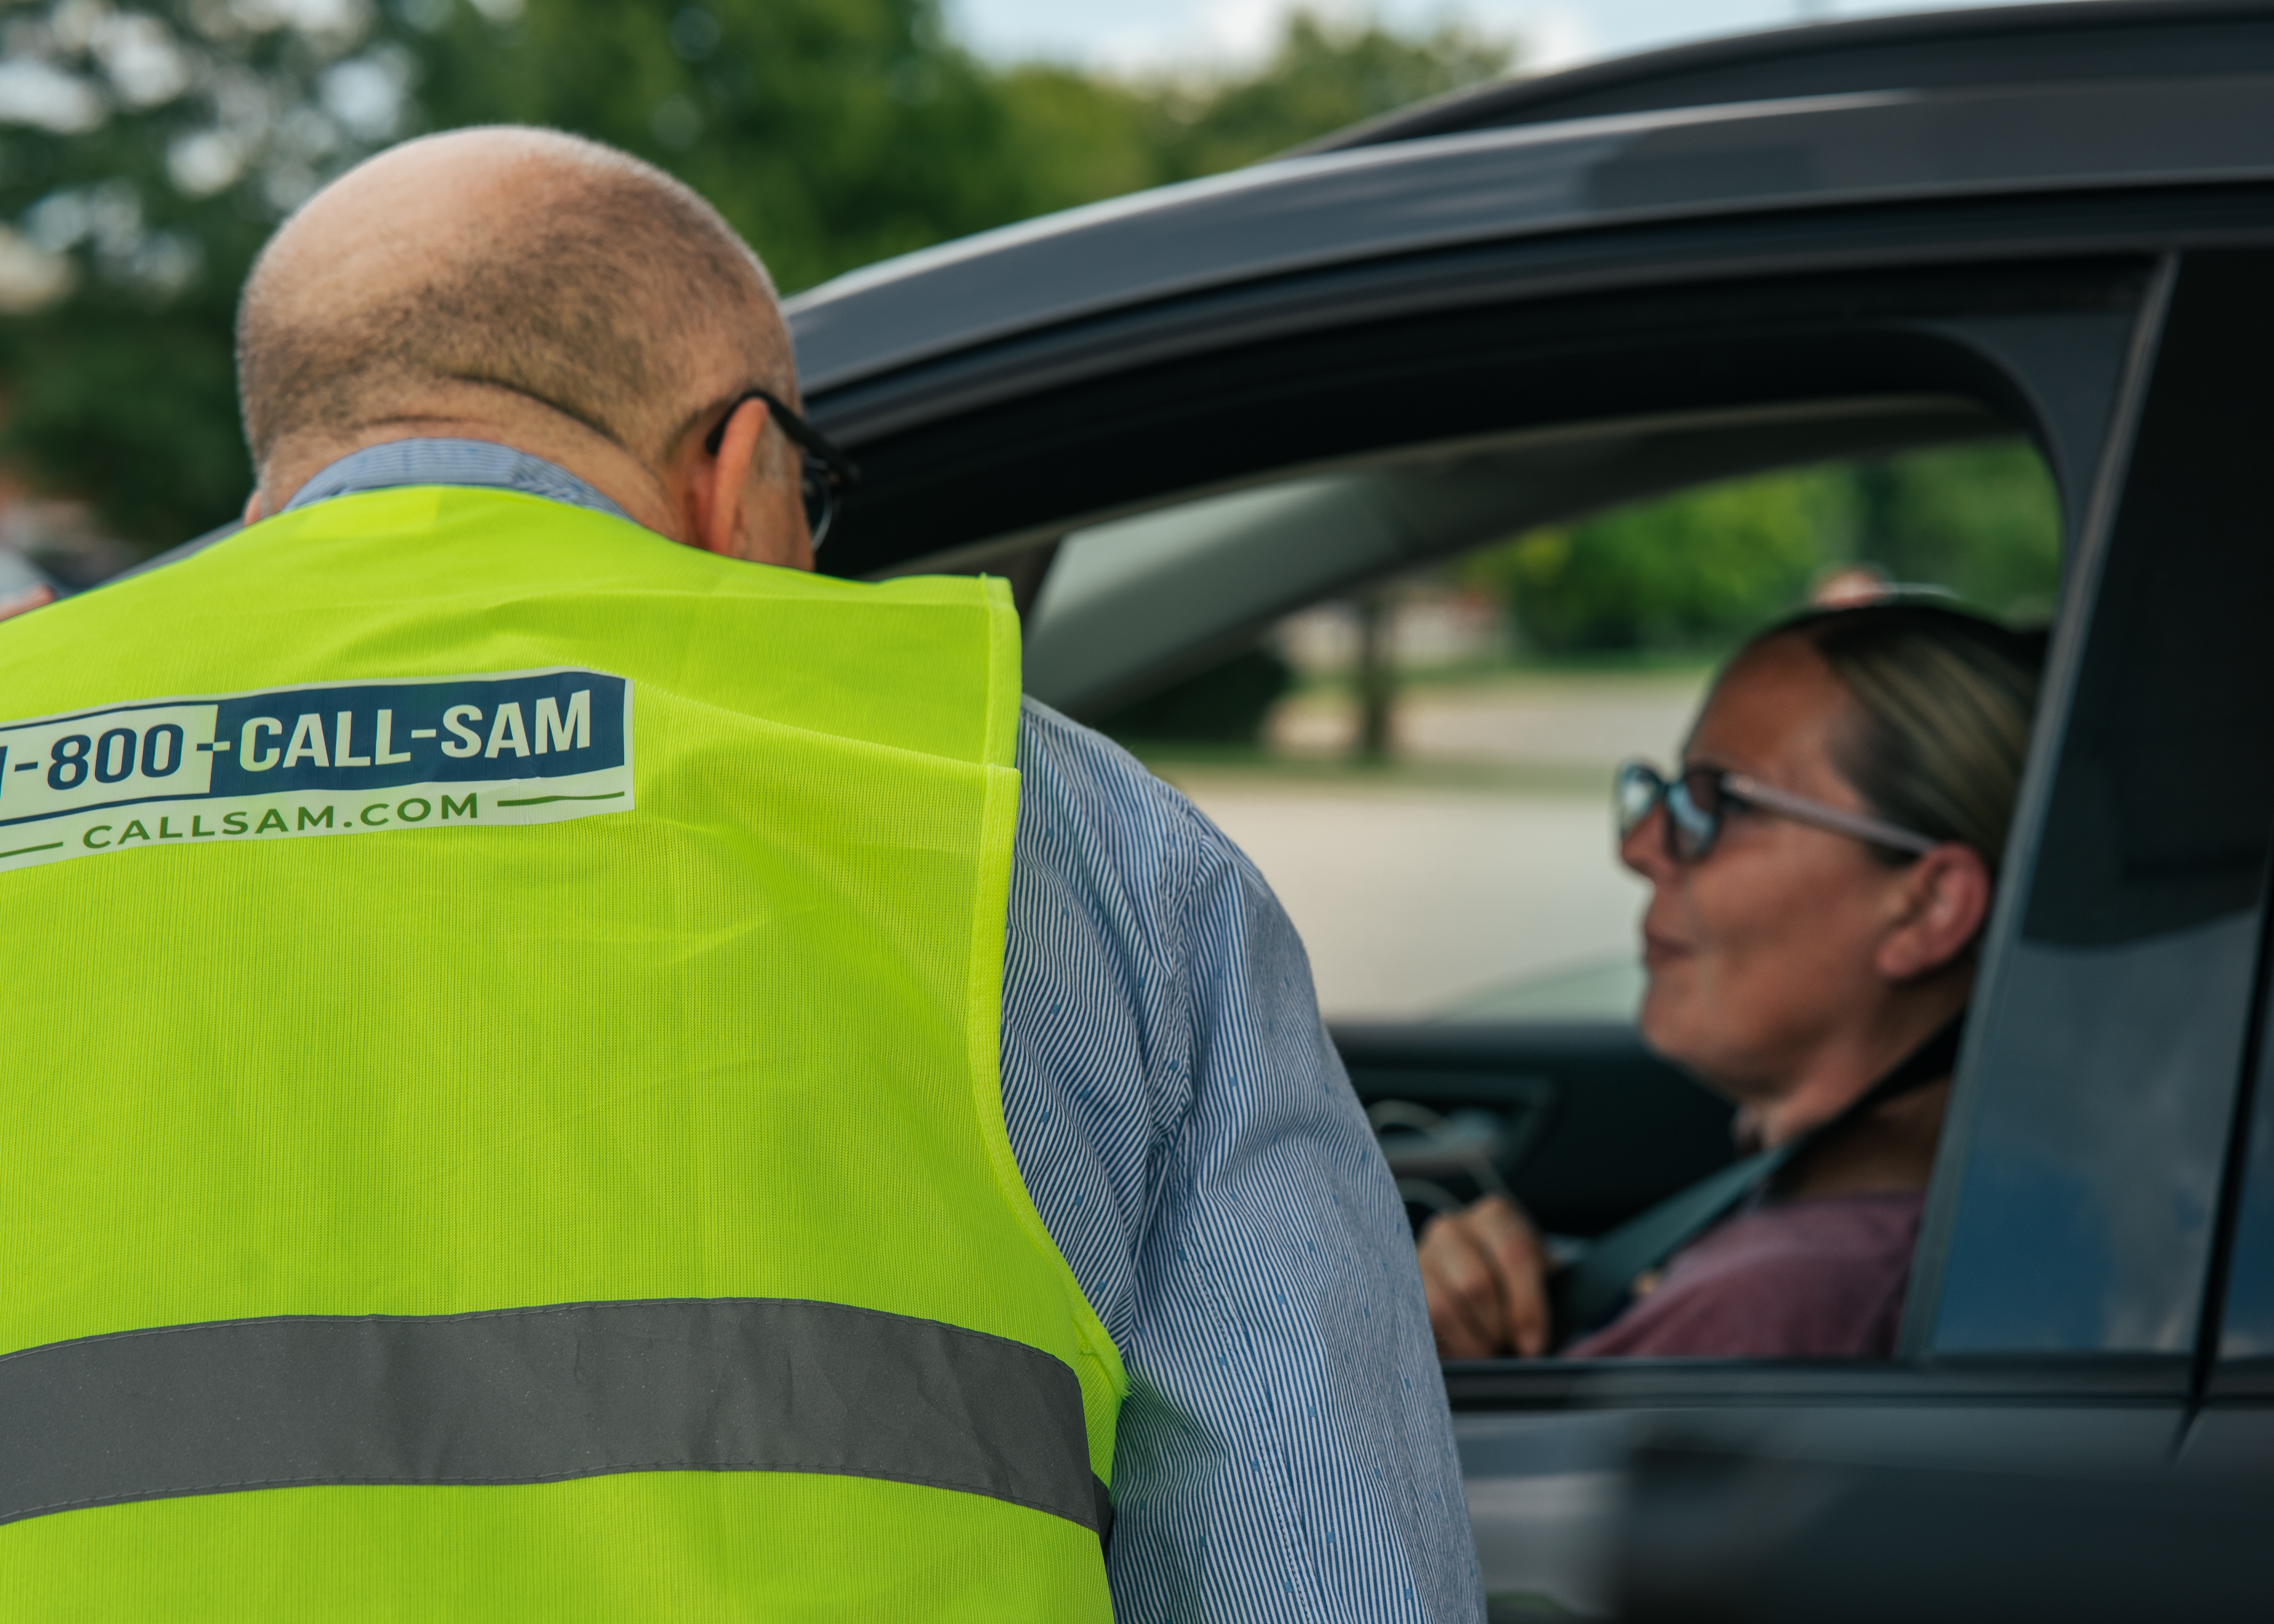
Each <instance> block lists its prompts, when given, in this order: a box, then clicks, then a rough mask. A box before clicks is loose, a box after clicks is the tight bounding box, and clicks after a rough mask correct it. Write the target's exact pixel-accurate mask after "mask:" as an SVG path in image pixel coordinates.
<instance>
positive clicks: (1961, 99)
mask: <svg viewBox="0 0 2274 1624" xmlns="http://www.w3.org/2000/svg"><path fill="white" fill-rule="evenodd" d="M2270 98H2274V76H2267V75H2240V76H2236V77H2233V78H2231V79H2190V80H2182V81H2176V82H2172V83H2168V84H2156V83H2150V84H2137V85H2116V86H2032V87H2027V88H2022V89H2013V90H1984V91H1976V92H1969V93H1966V94H1962V95H1957V96H1948V97H1926V96H1921V95H1917V94H1911V93H1904V92H1877V93H1870V94H1860V95H1851V96H1838V97H1816V98H1801V99H1796V100H1792V101H1788V102H1766V103H1758V104H1753V105H1748V106H1742V107H1736V108H1711V109H1681V110H1677V111H1672V112H1663V113H1638V114H1631V115H1626V116H1623V117H1615V118H1607V119H1600V120H1588V121H1583V122H1580V123H1577V124H1557V125H1545V126H1537V127H1525V128H1520V129H1516V130H1507V131H1487V132H1480V133H1476V134H1469V135H1457V136H1443V137H1438V138H1434V139H1428V140H1420V141H1411V142H1400V143H1397V144H1394V145H1389V146H1382V147H1363V148H1359V149H1358V150H1355V151H1352V152H1347V153H1336V154H1324V155H1321V156H1318V157H1314V158H1301V159H1292V160H1288V161H1285V162H1280V163H1275V164H1266V165H1262V166H1259V167H1258V168H1255V169H1243V170H1239V171H1235V172H1234V173H1232V174H1231V175H1227V176H1223V177H1216V178H1213V179H1209V180H1204V181H1195V182H1193V183H1190V184H1186V185H1183V186H1176V187H1170V188H1166V189H1164V190H1163V191H1160V192H1148V193H1142V194H1140V195H1139V196H1138V197H1136V198H1133V199H1123V200H1119V201H1116V202H1111V203H1103V204H1098V205H1096V206H1094V207H1089V208H1087V209H1077V210H1074V211H1072V212H1070V213H1068V214H1058V215H1053V216H1050V217H1049V218H1047V219H1045V220H1043V221H1039V222H1033V223H1031V224H1028V225H1023V226H1013V227H1010V228H1007V229H1005V230H1002V231H998V232H992V233H988V234H984V235H982V236H980V237H971V238H967V239H964V240H963V241H961V242H959V243H954V244H948V245H947V246H945V247H943V248H937V249H928V250H924V251H922V252H918V253H915V254H911V255H908V256H907V257H906V258H905V259H895V260H888V261H886V262H885V263H884V264H883V265H880V266H877V267H871V268H870V269H868V270H864V271H857V272H855V273H853V274H850V275H848V276H845V277H840V278H839V279H838V280H836V281H835V282H827V283H825V284H823V285H822V286H821V287H819V288H817V289H812V290H811V291H809V292H807V293H804V294H801V295H799V296H798V297H796V298H794V299H793V300H791V301H790V302H789V305H788V306H787V312H788V315H789V320H790V327H791V332H792V334H793V335H794V338H795V340H796V343H797V349H798V361H799V367H800V371H801V372H802V376H803V377H804V379H805V380H806V387H807V389H808V390H809V392H811V393H813V394H815V395H825V394H826V393H828V392H830V391H832V390H835V389H840V388H843V387H847V385H850V384H854V383H856V382H859V381H861V380H864V379H867V378H870V377H873V376H875V375H877V374H879V373H883V372H891V371H893V370H896V369H899V368H902V367H907V366H910V365H915V364H917V363H920V362H923V361H927V360H931V359H935V358H937V357H939V356H941V355H944V354H947V353H951V352H953V351H955V350H965V349H969V348H972V347H975V346H977V345H981V344H987V343H994V342H1001V341H1003V340H1005V339H1007V338H1010V337H1013V336H1015V335H1020V334H1023V333H1029V332H1033V331H1035V330H1038V329H1042V328H1046V327H1053V326H1057V325H1060V324H1063V323H1066V322H1071V321H1076V320H1085V319H1089V318H1094V317H1096V316H1098V315H1101V314H1103V313H1105V312H1111V311H1117V310H1126V309H1128V308H1131V307H1133V306H1135V305H1145V304H1150V303H1156V302H1159V301H1164V300H1169V299H1173V298H1178V297H1186V296H1189V295H1192V294H1193V293H1196V292H1200V291H1202V290H1205V289H1217V288H1223V287H1225V286H1228V285H1235V284H1239V283H1244V282H1257V281H1261V280H1263V279H1267V278H1275V277H1282V276H1286V275H1290V274H1295V273H1299V272H1306V271H1312V270H1316V269H1318V268H1320V267H1324V266H1329V265H1336V264H1344V263H1349V262H1352V261H1372V260H1380V259H1388V258H1391V257H1395V256H1402V255H1408V254H1414V253H1419V252H1432V251H1442V250H1444V249H1447V248H1450V247H1457V246H1464V245H1469V244H1477V243H1481V242H1487V241H1497V240H1505V239H1509V238H1513V237H1533V236H1545V235H1548V234H1554V233H1564V232H1570V231H1575V230H1579V229H1599V228H1604V227H1611V226H1622V225H1635V224H1640V223H1645V222H1654V221H1664V220H1675V219H1685V218H1705V217H1713V216H1719V215H1727V214H1730V213H1731V212H1733V209H1736V208H1742V209H1743V210H1747V211H1762V210H1771V209H1792V208H1823V207H1840V206H1854V205H1856V204H1860V203H1886V202H1894V201H1901V200H1909V199H1920V198H1938V199H1949V198H1954V197H1962V196H1969V195H2005V194H2022V193H2028V194H2037V195H2042V194H2044V193H2046V192H2056V191H2070V190H2078V191H2082V190H2105V189H2114V188H2119V187H2124V186H2129V185H2137V184H2144V183H2152V184H2157V185H2170V184H2219V183H2233V182H2238V181H2250V180H2264V179H2268V178H2274V120H2270V119H2268V118H2267V117H2265V116H2264V109H2265V108H2266V106H2267V104H2268V102H2269V100H2270Z"/></svg>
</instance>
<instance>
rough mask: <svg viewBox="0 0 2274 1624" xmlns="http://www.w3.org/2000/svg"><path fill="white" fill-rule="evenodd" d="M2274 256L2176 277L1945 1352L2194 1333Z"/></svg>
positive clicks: (2258, 575)
mask: <svg viewBox="0 0 2274 1624" xmlns="http://www.w3.org/2000/svg"><path fill="white" fill-rule="evenodd" d="M2270 272H2274V264H2270V263H2269V260H2268V257H2267V256H2264V255H2258V254H2212V255H2198V256H2190V257H2189V258H2188V259H2187V261H2186V262H2185V264H2184V265H2183V267H2182V268H2181V270H2180V275H2179V279H2178V282H2177V283H2176V286H2175V288H2174V290H2173V292H2172V298H2171V305H2170V309H2169V314H2168V316H2167V318H2166V319H2165V323H2164V326H2163V330H2162V334H2161V340H2160V346H2159V349H2158V350H2157V354H2156V358H2155V364H2154V372H2153V376H2152V380H2151V381H2150V385H2149V387H2148V390H2147V394H2146V396H2145V399H2144V403H2143V405H2142V410H2141V415H2140V419H2139V425H2138V428H2137V431H2136V433H2135V438H2134V443H2133V446H2132V448H2131V453H2130V459H2129V465H2128V468H2127V470H2126V472H2125V477H2124V483H2123V485H2122V489H2121V496H2120V501H2119V503H2118V506H2117V508H2116V512H2115V518H2114V524H2113V529H2112V532H2111V534H2110V538H2109V540H2108V543H2107V553H2106V561H2105V567H2104V568H2103V571H2102V573H2101V575H2100V579H2099V581H2098V583H2097V590H2096V592H2095V593H2094V601H2093V609H2092V613H2091V619H2090V623H2089V625H2088V626H2087V627H2085V628H2083V641H2082V665H2081V667H2080V669H2079V671H2078V674H2077V677H2076V679H2075V684H2074V700H2073V702H2072V704H2071V708H2070V711H2069V713H2068V716H2067V721H2066V725H2065V726H2062V727H2061V728H2060V729H2059V733H2058V738H2059V745H2058V758H2057V764H2056V765H2055V767H2054V769H2053V771H2052V774H2051V776H2050V778H2049V779H2048V780H2047V788H2046V790H2045V792H2044V793H2045V802H2044V808H2045V809H2044V823H2043V834H2042V837H2041V839H2040V841H2039V843H2038V845H2037V849H2036V852H2035V853H2034V858H2033V860H2032V861H2029V864H2028V872H2027V876H2026V879H2025V881H2024V882H2023V883H2024V884H2025V885H2026V890H2025V891H2022V893H2020V896H2021V898H2022V920H2021V929H2020V931H2019V933H2018V936H2016V938H2015V939H2014V942H2013V944H2012V945H2011V949H2010V951H2008V952H2007V954H2006V956H2005V958H2004V959H2003V961H2002V963H2000V964H1998V965H1995V966H1993V972H1994V976H1993V981H1992V984H1991V985H1989V986H1987V987H1986V988H1985V989H1984V995H1983V998H1984V1008H1985V1009H1986V1011H1987V1012H1988V1015H1989V1019H1988V1021H1987V1022H1986V1023H1985V1024H1984V1026H1983V1027H1982V1028H1981V1030H1980V1031H1979V1033H1978V1034H1976V1042H1977V1049H1976V1052H1975V1059H1974V1063H1973V1069H1972V1074H1973V1075H1974V1076H1975V1077H1976V1078H1977V1079H1979V1085H1980V1086H1979V1087H1978V1089H1977V1092H1976V1094H1975V1104H1974V1107H1973V1113H1974V1114H1973V1116H1971V1118H1970V1120H1969V1119H1968V1118H1967V1117H1965V1116H1961V1117H1960V1118H1959V1119H1958V1120H1957V1121H1956V1123H1955V1124H1954V1132H1956V1133H1958V1134H1960V1135H1962V1139H1960V1140H1959V1141H1958V1142H1960V1143H1961V1144H1962V1146H1963V1149H1964V1161H1963V1162H1962V1165H1961V1167H1960V1168H1959V1169H1958V1170H1957V1174H1956V1177H1953V1178H1952V1179H1951V1180H1950V1181H1949V1189H1948V1195H1949V1205H1948V1206H1947V1207H1946V1208H1944V1209H1943V1210H1942V1211H1941V1212H1940V1213H1939V1214H1938V1213H1936V1212H1935V1211H1932V1210H1931V1211H1930V1214H1929V1222H1928V1235H1927V1237H1926V1240H1925V1241H1924V1243H1923V1246H1924V1253H1923V1255H1935V1253H1936V1246H1935V1236H1936V1233H1937V1229H1938V1225H1940V1226H1944V1228H1945V1230H1946V1233H1947V1235H1948V1237H1949V1239H1948V1246H1947V1251H1946V1253H1944V1254H1942V1255H1944V1256H1945V1257H1946V1262H1945V1264H1944V1266H1943V1273H1942V1275H1941V1278H1940V1280H1939V1282H1935V1281H1932V1280H1922V1281H1921V1282H1918V1283H1917V1284H1916V1287H1915V1291H1916V1292H1917V1293H1919V1294H1920V1295H1915V1297H1914V1299H1913V1301H1914V1306H1915V1308H1916V1304H1918V1303H1919V1302H1921V1301H1932V1302H1934V1304H1935V1312H1934V1314H1933V1317H1932V1319H1931V1322H1927V1323H1931V1339H1929V1345H1931V1348H1932V1350H1934V1351H1936V1352H1938V1353H1965V1354H1987V1353H2021V1352H2027V1353H2032V1354H2039V1353H2045V1352H2054V1351H2069V1352H2094V1353H2100V1352H2122V1353H2127V1354H2148V1353H2163V1354H2172V1355H2176V1354H2180V1353H2183V1352H2185V1351H2187V1350H2188V1349H2190V1348H2191V1347H2192V1346H2193V1345H2194V1342H2195V1332H2196V1327H2197V1324H2198V1321H2199V1319H2200V1314H2201V1301H2202V1299H2201V1293H2202V1282H2203V1280H2204V1278H2205V1271H2206V1269H2207V1267H2208V1264H2209V1258H2210V1237H2211V1232H2212V1219H2213V1215H2214V1213H2215V1211H2216V1207H2217V1204H2218V1189H2219V1179H2220V1173H2221V1169H2222V1165H2223V1158H2224V1156H2225V1150H2226V1140H2227V1135H2228V1132H2229V1128H2230V1124H2231V1121H2232V1116H2233V1101H2234V1095H2235V1090H2236V1086H2237V1083H2238V1079H2239V1076H2240V1069H2241V1064H2242V1057H2243V1042H2244V1035H2245V1026H2246V1024H2247V1019H2246V1018H2247V1011H2248V1004H2249V1001H2250V997H2251V989H2252V980H2253V976H2252V966H2253V962H2254V959H2255V954H2256V951H2257V944H2258V939H2259V933H2260V906H2261V893H2262V890H2263V872H2264V868H2265V863H2266V858H2267V837H2268V830H2269V823H2270V819H2274V753H2270V752H2269V751H2268V750H2266V749H2265V748H2263V743H2262V741H2264V740H2266V739H2267V738H2268V737H2270V736H2274V664H2270V663H2269V662H2268V661H2267V659H2266V658H2265V655H2264V650H2263V642H2264V627H2265V623H2266V618H2267V614H2268V611H2269V608H2270V606H2274V553H2270V552H2269V550H2268V549H2267V548H2266V546H2265V545H2264V537H2263V524H2264V520H2263V508H2264V492H2263V488H2262V487H2263V477H2262V471H2261V470H2262V469H2263V462H2264V457H2263V450H2264V447H2263V443H2262V442H2263V438H2264V436H2263V425H2262V424H2261V423H2260V421H2259V420H2258V418H2257V417H2256V416H2255V415H2254V414H2253V413H2251V412H2249V411H2248V410H2238V406H2237V403H2238V402H2248V401H2251V400H2254V399H2255V398H2256V397H2257V395H2259V394H2260V393H2261V392H2263V378H2264V376H2265V372H2266V369H2267V367H2268V366H2269V365H2274V316H2270V315H2269V313H2268V312H2267V310H2266V307H2265V303H2264V299H2263V293H2262V290H2263V287H2264V285H2265V278H2266V276H2267V275H2268V274H2270ZM2047 736H2048V737H2052V736H2054V735H2051V734H2049V735H2047ZM2025 822H2026V809H2025ZM1946 1142H1947V1141H1946ZM1938 1285H1939V1293H1938Z"/></svg>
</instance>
